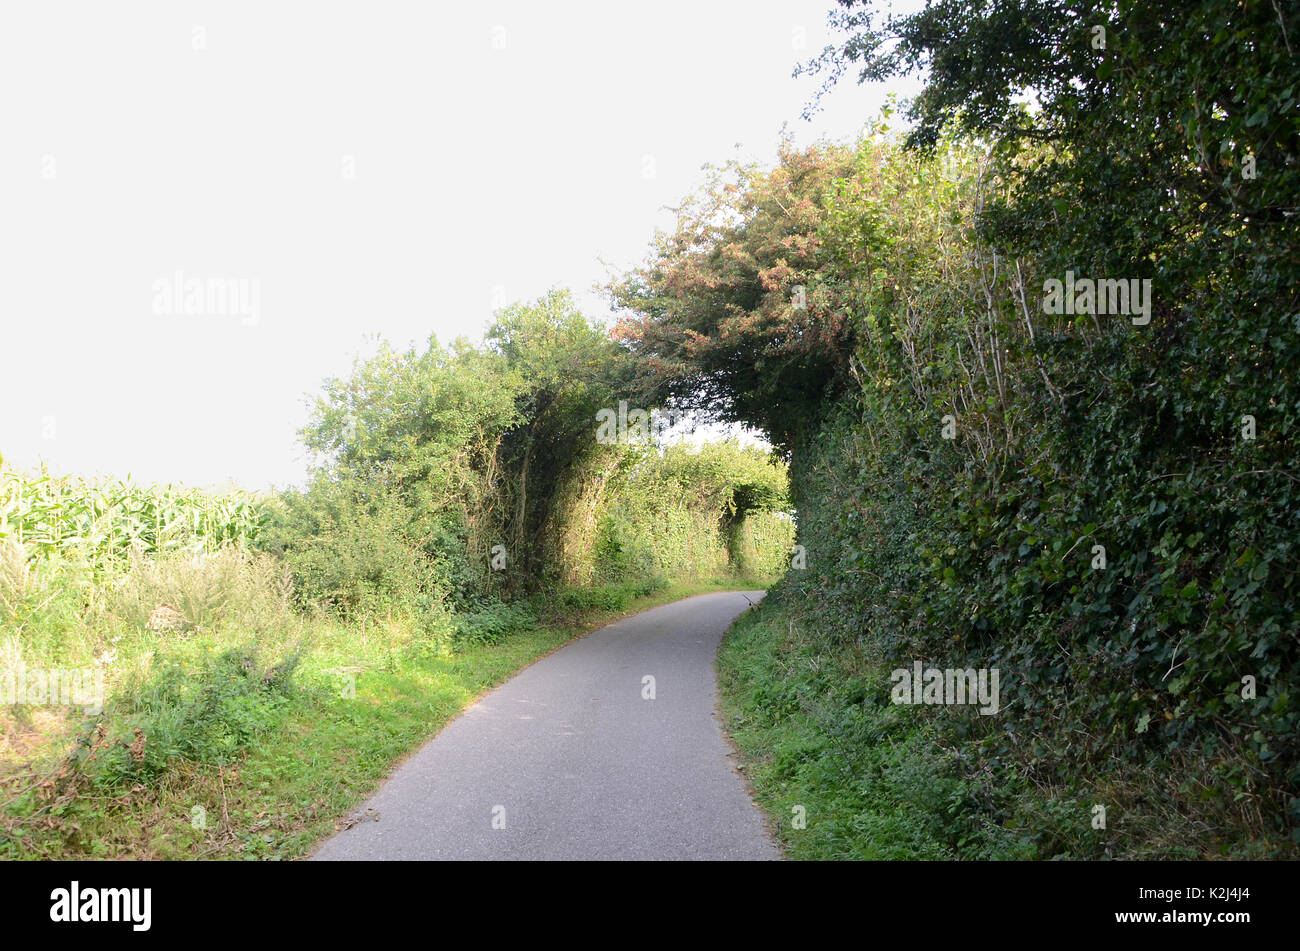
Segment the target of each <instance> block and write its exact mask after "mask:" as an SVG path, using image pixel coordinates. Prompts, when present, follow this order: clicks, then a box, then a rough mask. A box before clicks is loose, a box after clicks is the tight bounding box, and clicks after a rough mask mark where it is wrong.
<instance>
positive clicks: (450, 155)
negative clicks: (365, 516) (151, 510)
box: [0, 0, 909, 488]
mask: <svg viewBox="0 0 1300 951" xmlns="http://www.w3.org/2000/svg"><path fill="white" fill-rule="evenodd" d="M831 5H832V4H831V0H788V2H755V0H748V2H744V0H735V2H732V0H726V2H724V0H682V2H677V0H661V2H656V3H636V4H629V3H622V2H601V3H597V2H592V3H578V2H554V3H540V2H535V0H534V2H520V3H466V4H449V3H440V2H439V3H435V2H423V3H392V2H366V3H359V2H358V3H322V2H311V3H283V2H277V3H244V2H229V0H224V2H221V3H192V2H167V3H150V4H105V3H101V2H90V3H58V4H53V3H28V4H21V5H19V4H6V5H5V6H4V7H3V11H2V12H0V130H2V131H0V331H2V333H3V337H2V339H3V350H2V351H0V353H2V358H0V401H2V407H3V408H2V409H0V453H3V455H4V456H5V458H6V461H8V462H9V463H10V464H14V465H18V466H20V467H29V466H33V465H35V464H36V463H37V462H38V460H39V459H42V458H43V459H45V460H46V461H47V462H49V463H50V465H51V466H52V467H53V468H55V469H56V470H58V471H61V472H73V473H80V474H85V475H91V474H111V475H117V476H123V475H126V474H128V473H131V474H133V475H135V476H136V477H137V478H139V479H142V480H146V481H152V480H158V481H180V482H187V483H191V484H211V483H217V482H222V481H226V480H233V481H235V482H238V483H239V484H241V485H243V486H245V487H248V488H264V487H267V486H270V485H272V484H275V485H279V486H284V485H286V484H289V483H295V482H298V481H300V480H301V478H302V475H303V473H304V468H305V462H304V459H303V456H302V451H301V449H300V448H299V447H298V445H297V442H296V438H295V433H296V430H297V429H298V427H299V426H301V425H302V422H303V421H304V419H305V409H304V397H305V395H306V394H308V393H309V392H311V391H314V390H315V389H316V388H317V387H318V385H319V383H320V381H321V380H322V379H323V378H325V377H327V376H330V375H336V374H341V373H344V372H346V371H347V369H348V367H349V366H350V365H351V361H352V357H353V355H354V354H356V353H357V352H359V351H362V352H364V351H366V350H368V349H369V348H370V347H371V346H372V344H370V343H368V342H367V341H368V340H370V341H372V340H373V339H374V336H375V335H382V336H383V337H385V338H387V339H389V340H391V341H393V342H394V343H397V344H405V343H407V342H409V341H412V340H418V341H423V340H424V339H425V338H426V337H427V336H428V334H429V333H431V332H432V333H436V334H437V335H438V337H439V338H440V339H443V340H447V339H451V338H453V337H455V336H458V335H462V334H463V335H467V336H470V337H473V338H475V339H477V338H478V336H479V334H480V333H481V331H482V328H483V326H484V324H485V323H486V321H487V320H488V319H489V318H490V316H491V313H492V310H493V308H494V307H496V306H501V305H502V304H504V303H507V302H509V301H513V300H518V299H531V298H534V297H537V296H538V295H540V294H542V293H543V292H544V291H545V290H546V289H547V288H549V287H553V286H568V287H570V288H572V289H573V290H574V291H575V293H577V294H578V295H579V298H580V299H581V300H583V301H584V303H585V304H586V305H587V306H588V307H589V308H590V310H591V312H592V313H593V314H596V313H600V312H602V310H603V301H601V300H600V298H599V297H597V296H596V295H594V294H593V293H592V292H591V290H590V288H591V286H592V284H593V283H595V282H596V281H598V280H601V279H602V278H603V277H604V274H605V270H604V267H603V266H602V264H601V263H600V262H601V259H604V260H606V261H609V262H612V263H613V264H615V265H616V266H619V267H626V266H629V265H631V264H633V263H635V262H636V261H638V260H640V259H641V258H642V257H643V255H644V253H645V250H646V247H647V245H648V242H649V240H650V237H651V235H652V233H653V231H654V229H655V227H656V226H658V227H667V226H669V224H670V218H669V216H668V215H667V214H666V213H665V212H664V211H663V207H664V206H666V205H671V204H675V203H676V202H677V201H679V200H680V198H681V197H682V196H683V195H684V194H686V193H687V192H689V191H690V190H691V189H692V188H693V186H694V185H696V184H697V183H698V182H699V181H700V179H701V175H700V166H701V165H703V164H704V163H705V162H711V161H712V162H720V161H723V160H725V159H727V158H728V157H731V156H733V155H736V154H737V152H736V148H735V147H736V145H737V143H739V144H740V145H741V148H740V152H739V154H740V156H741V157H743V158H748V159H757V160H760V161H763V162H767V163H770V162H771V161H772V160H773V158H774V155H775V146H776V143H777V140H778V137H779V134H780V130H781V127H782V125H783V124H784V123H789V125H790V130H791V131H792V132H793V133H794V134H795V136H796V138H797V139H798V140H799V141H801V142H809V141H812V140H814V139H817V138H819V137H823V136H828V137H832V138H837V139H844V138H848V137H851V136H852V135H853V134H854V133H855V132H856V130H857V129H858V128H859V127H860V126H861V124H862V123H863V122H864V121H866V120H868V119H870V118H871V117H873V116H874V115H875V114H876V113H877V112H878V110H879V107H880V105H881V102H882V101H883V96H884V91H883V90H882V89H879V88H870V87H858V86H855V85H853V84H852V83H851V82H847V83H845V84H844V85H843V86H842V88H840V89H839V90H837V91H836V92H835V93H834V94H833V95H832V96H831V97H829V99H828V100H827V101H826V108H825V109H824V111H823V112H822V114H821V115H820V116H819V117H818V118H817V120H816V121H814V122H812V123H808V122H805V121H803V120H802V119H800V118H799V113H800V110H801V107H802V105H803V103H804V102H805V101H806V100H807V98H808V97H809V96H810V95H811V93H812V90H813V88H814V85H815V80H812V79H800V80H795V79H793V78H791V75H790V73H791V69H792V68H793V66H794V64H795V63H796V62H799V61H801V60H804V59H807V58H808V57H810V56H811V55H812V54H813V53H815V52H816V51H817V50H819V49H820V48H821V47H822V46H823V45H825V44H826V43H827V42H829V41H830V37H829V36H828V33H827V28H826V24H825V18H826V12H827V10H828V9H830V7H831ZM895 88H896V89H898V90H899V91H901V92H903V93H904V94H906V93H907V92H908V91H909V87H895ZM194 282H198V283H197V285H196V284H195V283H194ZM223 282H230V283H229V284H225V283H223ZM195 286H197V287H199V288H200V289H201V290H202V291H204V292H205V296H203V297H202V299H196V298H193V297H192V290H193V288H194V287H195ZM226 286H228V287H230V288H232V289H233V290H234V291H235V294H234V296H232V297H229V298H226V299H222V298H221V297H218V296H216V295H217V291H218V290H220V289H221V288H222V287H226ZM173 288H179V289H180V290H181V292H182V293H181V294H180V295H175V294H173ZM187 289H188V290H187ZM187 294H191V296H189V297H187ZM195 305H197V306H195Z"/></svg>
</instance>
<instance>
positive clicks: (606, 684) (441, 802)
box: [313, 591, 780, 860]
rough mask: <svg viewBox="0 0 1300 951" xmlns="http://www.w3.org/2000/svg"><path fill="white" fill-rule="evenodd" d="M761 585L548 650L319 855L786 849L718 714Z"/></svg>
mask: <svg viewBox="0 0 1300 951" xmlns="http://www.w3.org/2000/svg"><path fill="white" fill-rule="evenodd" d="M762 594H763V592H761V591H757V592H755V591H750V592H745V593H744V594H741V593H739V592H722V593H718V594H703V595H699V596H697V597H694V598H687V599H686V600H684V601H678V602H676V603H673V604H668V605H664V606H663V607H659V608H653V609H651V610H649V611H645V612H643V613H641V614H637V615H634V616H633V617H629V618H624V619H623V620H621V621H618V622H616V623H614V624H611V625H609V626H608V627H605V628H601V629H600V630H599V631H596V632H595V633H593V634H589V635H588V636H586V637H584V638H582V639H581V640H579V641H575V642H574V643H572V644H569V645H568V646H567V647H564V648H562V649H561V650H558V651H556V652H555V653H554V654H551V655H550V656H548V657H545V658H543V659H542V660H540V661H538V662H537V663H535V664H533V665H532V666H531V667H529V668H527V669H525V670H524V671H522V672H521V673H520V674H518V675H517V676H516V677H515V678H514V679H513V680H510V681H509V682H507V683H506V684H503V685H502V686H501V687H498V688H497V689H496V690H493V691H492V692H491V693H489V694H487V695H485V696H484V697H483V698H482V699H481V700H480V701H479V702H478V703H476V704H475V705H474V706H472V707H470V708H469V709H468V710H467V711H465V713H464V714H462V715H461V716H460V717H459V718H458V719H456V720H454V721H453V722H452V723H450V724H448V725H447V727H446V728H444V729H443V731H442V732H441V733H439V734H438V735H437V736H436V737H435V738H434V739H432V740H430V741H429V743H428V744H426V745H425V746H424V748H423V749H421V750H420V751H419V752H418V753H416V754H415V756H413V757H412V758H411V759H410V760H408V761H407V762H406V763H405V764H404V765H403V766H402V767H401V768H399V769H398V770H397V771H396V772H395V773H394V774H393V776H392V777H391V778H390V779H389V780H388V782H387V783H385V784H384V786H383V787H382V788H381V789H380V790H379V792H378V793H376V794H375V795H374V796H373V797H372V798H371V799H370V800H369V801H368V802H367V803H365V804H364V805H363V806H362V807H360V809H358V811H357V813H355V814H354V815H357V816H361V817H363V818H362V821H359V822H357V824H356V825H354V826H352V827H351V828H349V829H346V830H345V831H342V832H340V833H338V834H337V835H335V836H334V837H333V838H331V839H329V840H327V841H326V842H325V843H324V844H323V845H322V846H321V847H320V849H319V850H317V852H316V854H315V855H314V856H313V858H315V859H335V860H337V859H345V860H346V859H777V858H780V853H779V851H778V849H777V848H776V846H775V845H774V844H773V843H772V840H771V839H770V838H769V836H768V834H767V831H766V828H765V825H764V820H763V817H762V815H761V814H760V813H759V811H758V808H757V807H756V806H755V805H754V804H753V803H752V802H751V801H750V798H749V794H748V792H747V790H746V788H745V784H744V781H743V780H742V779H741V777H740V774H739V773H737V772H736V771H735V769H734V768H733V766H732V760H731V758H730V749H729V747H728V746H727V742H726V740H725V739H724V738H723V735H722V731H721V729H720V727H719V724H718V721H717V720H716V719H715V717H714V705H715V704H716V702H717V685H716V683H715V681H714V671H713V662H714V658H715V657H716V655H717V650H718V644H719V642H720V641H721V639H722V635H723V633H724V632H725V631H726V629H727V627H728V626H729V625H730V624H731V622H732V621H733V620H734V619H735V617H736V616H737V615H738V614H740V612H741V611H743V610H745V609H746V608H747V607H749V603H750V602H751V601H756V600H758V598H760V597H761V596H762ZM647 677H653V678H654V681H653V688H654V699H647V695H648V694H649V692H650V690H649V686H650V685H649V683H648V682H647V681H646V680H645V678H647ZM372 820H373V821H372Z"/></svg>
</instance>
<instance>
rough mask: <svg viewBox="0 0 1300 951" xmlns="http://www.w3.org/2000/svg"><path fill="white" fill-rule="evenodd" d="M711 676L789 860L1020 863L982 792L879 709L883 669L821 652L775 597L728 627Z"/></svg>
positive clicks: (911, 727) (847, 653) (916, 725)
mask: <svg viewBox="0 0 1300 951" xmlns="http://www.w3.org/2000/svg"><path fill="white" fill-rule="evenodd" d="M718 671H719V686H720V692H721V695H722V709H723V714H724V716H725V718H726V722H727V727H728V730H729V732H730V733H731V735H732V738H733V740H734V742H735V744H736V746H737V747H738V748H739V750H740V752H741V755H742V757H743V758H744V759H745V761H746V763H745V769H746V774H747V775H748V776H749V779H750V783H751V786H752V788H753V791H754V794H755V797H756V799H757V801H758V803H759V804H760V805H761V806H762V807H763V809H764V810H765V811H766V813H767V815H768V819H769V822H770V825H771V828H772V831H773V832H774V833H775V835H776V836H777V837H778V839H779V840H780V842H781V844H782V846H783V848H784V850H785V852H786V855H787V856H788V857H789V858H793V859H810V860H819V859H951V858H1029V857H1032V852H1033V849H1032V847H1031V846H1030V845H1029V843H1028V842H1027V841H1025V839H1024V837H1023V836H1020V835H1017V834H1016V833H1014V832H1012V831H1008V830H1006V829H1003V828H1001V827H1000V826H999V825H998V824H997V823H996V822H991V821H989V812H988V811H987V809H986V808H985V803H984V800H985V799H987V798H989V797H993V796H994V793H993V791H992V790H990V789H989V788H988V787H987V785H986V784H984V783H981V782H979V781H978V779H974V778H971V777H966V776H963V775H962V774H961V770H960V769H959V767H958V764H957V762H956V760H955V759H954V758H953V757H952V756H950V755H949V754H947V753H945V752H944V751H942V750H940V749H939V748H938V747H937V746H936V745H935V744H934V743H933V742H932V741H931V736H930V732H929V731H928V729H927V726H926V722H925V719H924V717H923V716H919V715H917V712H916V711H915V709H914V708H908V707H899V706H895V705H893V704H892V703H891V702H890V699H889V691H888V671H885V670H883V669H880V668H879V667H874V666H873V665H872V664H871V661H870V658H867V657H864V656H863V655H862V654H861V653H860V652H859V651H858V650H857V649H856V648H846V649H843V650H840V651H838V652H835V651H828V650H827V649H826V647H825V646H824V645H820V644H818V642H817V638H816V637H815V636H814V635H813V633H812V632H808V631H806V630H804V629H803V627H802V625H801V620H800V617H799V616H798V614H797V612H796V611H795V610H794V609H792V608H791V607H790V606H789V605H788V604H787V603H785V602H783V601H781V600H780V599H779V598H777V597H776V596H769V598H768V599H765V600H764V601H763V602H762V603H760V604H759V605H758V606H757V607H756V608H755V609H753V610H751V611H749V612H747V613H745V614H743V615H742V616H741V617H740V619H739V620H738V621H737V622H736V624H735V625H734V626H733V627H732V629H731V630H730V631H729V632H728V634H727V637H726V639H725V641H724V642H723V646H722V649H721V651H720V653H719V657H718ZM799 807H801V808H802V815H803V818H804V828H796V815H797V813H796V810H797V809H798V808H799Z"/></svg>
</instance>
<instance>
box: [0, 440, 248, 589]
mask: <svg viewBox="0 0 1300 951" xmlns="http://www.w3.org/2000/svg"><path fill="white" fill-rule="evenodd" d="M269 516H270V513H269V510H268V509H267V507H266V500H265V499H264V498H263V497H261V496H258V495H256V494H254V493H250V492H243V491H240V490H211V489H193V488H188V487H184V486H175V485H165V486H161V485H137V484H135V483H134V482H132V481H131V480H130V479H126V480H119V479H99V480H92V479H83V478H76V477H70V476H56V475H52V474H50V473H49V471H48V470H47V469H46V468H44V467H42V469H41V471H40V472H38V473H25V472H19V471H17V470H15V469H12V468H9V467H7V466H5V465H4V464H3V463H0V542H4V541H12V542H16V543H18V544H19V545H21V546H23V547H24V548H26V550H28V551H30V552H33V553H34V554H36V555H38V556H49V555H59V556H64V557H67V558H78V559H84V560H86V561H89V562H90V563H91V564H93V565H95V566H96V567H107V566H108V565H110V564H111V563H114V562H116V561H118V560H121V559H123V558H125V557H126V556H127V555H128V554H129V553H131V552H132V551H136V552H138V553H140V554H145V555H154V554H158V553H161V552H165V551H176V550H180V551H191V552H195V553H197V552H212V551H215V550H217V549H219V548H221V547H222V546H223V545H225V544H228V543H230V544H235V545H238V546H240V547H247V546H249V545H251V544H252V543H254V542H255V541H256V540H257V538H258V535H259V532H260V531H261V529H262V528H263V527H264V526H265V525H266V522H267V520H268V518H269Z"/></svg>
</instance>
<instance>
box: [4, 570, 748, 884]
mask: <svg viewBox="0 0 1300 951" xmlns="http://www.w3.org/2000/svg"><path fill="white" fill-rule="evenodd" d="M753 587H763V584H762V583H761V582H754V581H749V580H746V579H735V578H719V579H710V580H705V581H698V582H689V583H677V584H670V585H668V586H666V587H660V586H657V585H653V584H643V585H631V586H617V587H610V588H598V589H585V590H576V591H569V592H562V593H561V594H559V595H558V596H551V597H549V598H546V599H541V598H539V599H536V600H535V601H533V602H529V603H528V604H527V608H526V610H522V611H521V612H519V617H520V618H524V619H526V620H527V624H526V627H523V628H517V629H511V630H501V629H493V630H492V632H491V633H492V638H491V640H490V641H489V642H482V643H480V642H477V641H476V640H475V639H474V638H473V637H471V638H468V639H465V640H463V641H461V642H459V643H458V644H457V645H456V647H455V648H454V649H452V648H450V647H448V646H447V644H446V643H445V642H443V643H441V644H440V643H439V642H436V641H435V642H432V643H430V642H426V641H424V640H421V639H419V638H415V639H412V638H411V637H410V636H409V633H408V632H402V631H395V630H388V629H385V628H384V626H382V625H381V626H379V627H371V628H370V629H369V630H368V631H366V630H361V631H358V630H356V629H355V628H351V627H348V628H345V627H341V626H329V625H324V626H320V627H317V628H316V629H314V630H312V631H310V632H309V637H308V638H307V646H299V647H298V648H297V649H296V651H295V652H294V653H292V654H288V655H287V657H288V658H289V659H285V658H284V657H280V658H277V661H278V662H276V663H271V659H270V658H264V659H263V658H259V657H258V656H257V655H256V654H255V653H252V652H247V651H243V652H241V651H239V650H225V651H221V650H217V649H216V647H215V646H214V645H211V644H207V645H202V646H201V647H194V648H193V649H191V650H189V651H178V652H177V653H176V654H175V655H174V656H172V657H171V658H170V662H171V664H172V667H160V665H159V664H157V663H154V664H152V665H151V667H150V679H149V680H148V681H147V685H146V687H147V689H145V688H141V687H138V686H137V687H134V688H132V689H131V690H129V691H127V693H128V694H129V696H130V698H131V702H130V704H129V705H127V704H126V703H125V702H124V703H123V704H122V705H121V709H117V708H115V707H114V706H113V705H111V704H110V706H109V707H107V708H106V710H105V717H108V718H112V717H114V716H115V717H116V718H117V719H119V720H121V723H120V724H119V726H120V729H121V730H122V731H125V730H127V728H128V726H129V724H130V723H133V722H137V721H136V720H132V719H131V715H132V714H134V715H137V716H138V715H139V711H141V710H147V709H151V708H150V704H151V703H155V704H156V705H157V706H158V708H159V709H162V710H165V711H167V712H168V714H169V715H171V716H174V717H181V714H178V713H175V711H178V710H179V711H183V713H184V715H183V717H182V718H181V719H180V720H179V723H180V724H181V725H182V726H183V729H182V728H180V727H178V728H177V729H175V730H173V731H172V732H173V734H174V737H173V738H166V737H168V736H171V734H168V733H167V732H166V730H165V724H163V723H160V722H159V718H158V717H155V718H154V720H152V721H149V722H150V723H151V724H152V725H151V728H150V734H149V735H148V736H146V738H145V739H144V740H141V739H140V734H139V733H137V734H136V740H135V742H134V745H133V744H132V743H131V742H128V740H130V738H131V735H130V733H129V732H127V733H126V734H125V738H123V739H117V738H115V737H114V735H113V733H112V731H111V729H109V730H99V729H98V727H92V726H91V724H92V723H94V721H87V719H86V718H83V717H68V718H66V720H65V721H63V722H53V721H52V722H49V723H45V724H43V725H42V724H41V723H39V722H36V723H34V722H32V719H31V717H30V716H28V718H27V722H26V723H25V729H26V732H22V730H16V728H15V727H14V726H13V724H11V725H10V734H11V736H10V740H11V741H10V742H9V743H8V744H7V747H6V748H7V750H8V756H7V760H5V761H0V766H7V767H8V769H7V774H6V772H4V771H2V770H0V783H2V784H0V858H6V859H85V858H112V859H189V858H205V859H269V860H280V859H294V858H298V857H301V856H303V855H305V854H307V853H308V852H310V851H311V849H312V848H313V847H314V846H315V844H316V843H317V842H318V841H319V840H320V839H321V838H322V837H324V836H326V835H329V834H331V833H332V832H334V831H335V830H336V829H337V828H339V827H340V826H341V825H342V824H344V823H347V822H349V821H350V820H349V819H348V818H347V817H348V813H349V812H350V811H351V810H352V809H354V807H356V806H357V804H358V803H360V802H361V801H363V800H364V799H365V798H366V797H367V796H368V795H370V794H371V793H373V792H374V790H375V789H376V788H377V787H378V786H379V784H380V783H381V782H382V781H383V779H384V778H385V777H387V776H388V775H389V774H390V773H391V772H392V770H393V768H394V767H395V766H396V764H397V763H399V762H400V761H401V760H402V759H404V758H405V757H406V756H407V755H408V754H409V753H411V752H413V751H414V750H415V749H416V748H418V747H419V746H420V745H421V744H423V743H424V742H425V741H426V740H428V739H429V738H430V737H431V736H432V735H434V734H435V733H437V732H438V730H440V729H441V728H442V727H443V726H444V725H445V724H446V723H448V722H449V721H450V720H451V719H453V718H454V717H455V716H457V715H458V714H459V713H460V712H461V711H462V710H464V709H465V708H466V707H467V706H468V705H469V704H471V703H472V702H473V701H474V700H475V699H476V698H477V697H479V696H480V695H481V694H482V693H483V692H484V691H486V690H488V689H490V688H492V687H494V686H496V685H498V684H500V683H502V682H504V681H505V680H507V679H509V678H510V677H511V676H512V675H513V674H515V673H517V672H518V671H519V670H520V669H522V668H523V667H525V666H527V665H528V664H530V663H532V662H533V661H535V660H537V659H538V658H540V657H542V656H544V655H545V654H547V653H550V652H551V651H553V650H555V649H557V648H559V647H562V646H563V645H565V644H566V643H568V642H570V641H572V640H573V639H574V638H576V637H579V636H582V635H583V634H586V633H589V632H590V631H592V630H596V629H598V628H600V627H603V626H604V625H606V624H608V623H610V622H611V621H614V620H616V619H618V618H620V617H624V616H627V615H628V614H631V613H636V612H639V611H643V610H646V609H648V608H651V607H655V606H657V605H660V604H665V603H668V602H670V601H675V600H679V599H681V598H684V597H689V596H692V595H695V594H702V593H706V592H710V591H720V590H728V589H737V588H753ZM480 626H482V625H480ZM173 667H174V668H175V669H176V670H177V671H179V673H177V675H176V677H175V678H172V679H169V675H168V673H167V671H168V670H171V669H172V668H173ZM277 678H279V679H277ZM160 696H162V697H164V699H165V703H164V702H162V701H159V700H158V699H157V698H158V697H160ZM212 711H216V712H215V713H213V712H212ZM205 712H207V713H209V714H210V715H208V716H206V718H205V717H204V716H202V715H201V714H204V713H205ZM105 717H101V718H100V721H99V722H104V719H105ZM42 726H43V729H42ZM241 730H242V731H244V732H243V733H241V732H240V731H241ZM38 734H39V735H40V736H41V737H42V739H43V742H42V744H41V745H40V746H39V747H37V746H35V745H34V744H33V742H31V741H28V742H27V743H26V744H24V743H22V742H13V741H12V737H13V736H14V735H21V736H27V737H32V736H36V735H38ZM200 740H202V741H203V742H202V744H200ZM70 750H71V752H69V751H70ZM189 751H192V752H191V753H190V755H186V753H187V752H189ZM114 757H116V759H114ZM70 763H76V764H78V765H76V766H75V767H74V766H71V765H69V764H70ZM87 763H93V764H95V765H94V768H93V769H91V768H88V767H87V765H86V764H87Z"/></svg>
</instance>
